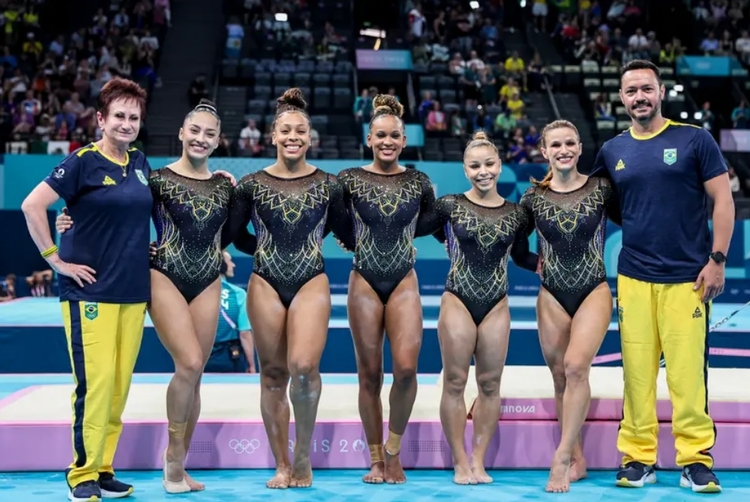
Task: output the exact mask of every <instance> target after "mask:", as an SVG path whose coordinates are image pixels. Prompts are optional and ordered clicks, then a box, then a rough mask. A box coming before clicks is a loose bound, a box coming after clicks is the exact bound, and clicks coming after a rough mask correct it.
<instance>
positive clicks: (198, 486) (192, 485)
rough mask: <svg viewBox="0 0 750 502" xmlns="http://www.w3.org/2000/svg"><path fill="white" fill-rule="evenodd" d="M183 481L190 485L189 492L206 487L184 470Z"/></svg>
mask: <svg viewBox="0 0 750 502" xmlns="http://www.w3.org/2000/svg"><path fill="white" fill-rule="evenodd" d="M185 482H186V483H187V484H188V486H189V487H190V491H191V492H202V491H203V490H205V489H206V485H204V484H203V483H199V482H197V481H196V480H194V479H193V478H192V477H190V474H188V473H187V471H186V472H185Z"/></svg>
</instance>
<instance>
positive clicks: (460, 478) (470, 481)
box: [453, 464, 477, 485]
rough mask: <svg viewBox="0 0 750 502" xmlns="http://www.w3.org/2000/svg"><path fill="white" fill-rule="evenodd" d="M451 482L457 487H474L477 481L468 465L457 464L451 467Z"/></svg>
mask: <svg viewBox="0 0 750 502" xmlns="http://www.w3.org/2000/svg"><path fill="white" fill-rule="evenodd" d="M453 472H454V474H453V482H454V483H456V484H457V485H475V484H477V480H476V479H474V475H473V473H472V472H471V467H469V466H468V465H461V464H457V465H454V466H453Z"/></svg>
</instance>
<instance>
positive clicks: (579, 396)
mask: <svg viewBox="0 0 750 502" xmlns="http://www.w3.org/2000/svg"><path fill="white" fill-rule="evenodd" d="M611 318H612V294H611V293H610V291H609V286H608V285H607V284H602V285H600V286H598V287H597V288H596V289H595V290H594V291H593V292H592V293H591V294H590V295H589V296H588V297H587V298H586V300H584V302H583V304H582V305H581V307H580V308H579V309H578V312H576V314H575V316H574V318H573V323H572V326H571V331H570V343H568V349H567V350H566V351H565V358H564V367H565V382H566V385H565V395H564V396H563V412H562V418H563V420H562V436H561V438H560V445H559V446H558V447H557V451H556V452H555V457H554V459H553V461H552V468H551V469H550V481H549V484H548V485H547V491H551V492H564V491H567V490H568V483H567V481H568V479H566V478H568V477H569V472H568V473H566V472H565V471H566V470H567V469H568V468H569V470H570V471H572V469H573V467H572V465H571V459H572V453H573V448H574V447H575V446H576V444H577V443H578V444H580V437H581V427H582V426H583V423H584V422H585V420H586V415H588V411H589V403H590V401H591V387H590V385H589V373H590V370H591V362H592V361H593V359H594V356H595V355H596V353H597V352H598V351H599V347H600V346H601V344H602V340H603V339H604V336H605V335H606V334H607V328H608V327H609V323H610V320H611ZM568 466H569V467H568ZM584 467H585V465H584ZM566 474H567V476H566Z"/></svg>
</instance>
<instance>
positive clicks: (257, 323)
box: [231, 88, 353, 488]
mask: <svg viewBox="0 0 750 502" xmlns="http://www.w3.org/2000/svg"><path fill="white" fill-rule="evenodd" d="M277 103H278V104H277V109H276V117H275V119H274V121H273V126H272V127H273V136H272V138H273V144H274V145H275V146H276V149H277V157H276V162H275V163H274V164H272V165H270V166H268V167H266V168H265V169H263V170H261V171H258V172H255V173H252V174H249V175H247V176H245V177H243V178H242V179H241V180H240V181H239V183H238V184H237V187H236V189H235V200H234V202H233V216H232V221H233V228H232V231H231V233H232V234H233V235H240V233H241V231H242V230H246V229H247V225H248V224H249V223H250V222H251V221H252V225H253V229H254V231H255V236H256V238H257V249H255V253H254V260H253V272H252V274H251V276H250V281H249V284H248V288H247V309H248V317H249V318H250V323H251V324H252V326H253V333H254V335H255V343H256V348H257V353H258V361H259V363H260V364H259V365H260V379H261V413H262V416H263V423H264V425H265V428H266V433H267V435H268V440H269V443H270V446H271V450H272V452H273V455H274V458H275V461H276V474H275V475H274V476H273V477H272V478H271V480H269V481H268V483H267V484H266V485H267V486H268V487H269V488H289V487H292V488H304V487H309V486H312V480H313V473H312V467H311V464H310V442H311V439H312V433H313V430H314V428H315V420H316V416H317V412H318V402H319V400H320V392H321V380H320V358H321V356H322V353H323V349H324V347H325V344H326V339H327V335H328V325H329V320H330V313H331V294H330V287H329V282H328V277H327V276H326V274H325V267H324V261H323V252H322V248H323V239H324V237H326V235H328V234H329V233H330V232H333V234H334V236H335V237H336V238H337V239H338V240H339V241H340V242H342V243H343V244H344V245H345V246H346V245H347V244H348V247H349V248H350V249H351V248H352V247H353V245H352V244H351V223H350V220H349V217H348V215H347V212H346V208H345V206H344V204H343V199H342V190H341V185H340V183H339V181H338V179H337V178H336V176H334V175H332V174H328V173H325V172H323V171H321V170H319V169H318V168H316V167H315V166H312V165H310V164H308V163H307V161H306V158H305V154H306V153H307V150H308V148H309V147H310V142H311V135H310V134H311V133H310V131H311V126H310V117H309V115H308V114H307V111H306V108H307V104H306V103H305V101H304V99H303V96H302V92H301V91H300V90H299V89H296V88H294V89H289V90H287V91H286V92H285V93H284V94H283V96H281V97H280V98H279V99H278V101H277ZM290 382H291V384H290ZM287 386H289V395H290V398H291V401H292V406H293V407H294V418H295V428H296V441H295V447H294V459H293V462H292V463H291V464H290V462H289V458H288V453H287V451H288V448H289V403H288V401H287Z"/></svg>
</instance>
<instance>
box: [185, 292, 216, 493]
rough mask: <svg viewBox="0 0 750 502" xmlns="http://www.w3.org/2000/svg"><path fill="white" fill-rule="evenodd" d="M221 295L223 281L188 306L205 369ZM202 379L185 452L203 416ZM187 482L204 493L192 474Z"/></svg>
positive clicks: (194, 397) (213, 335)
mask: <svg viewBox="0 0 750 502" xmlns="http://www.w3.org/2000/svg"><path fill="white" fill-rule="evenodd" d="M220 295H221V280H217V281H216V282H214V283H213V284H212V285H211V286H209V287H208V288H206V289H205V290H204V291H203V292H202V293H201V294H200V295H198V297H196V298H195V299H194V300H193V301H192V302H191V303H190V305H189V306H188V308H189V310H190V317H191V318H192V320H193V326H194V327H195V333H196V335H197V336H198V343H199V345H200V347H201V352H202V354H203V367H204V368H205V366H206V363H207V362H208V358H209V357H210V356H211V349H212V348H213V346H214V341H215V340H216V325H217V323H218V321H219V296H220ZM201 378H203V371H202V370H201V376H200V378H199V379H198V385H196V386H195V390H194V396H193V407H192V409H191V410H190V415H189V417H188V426H187V431H186V434H185V451H189V450H190V442H191V441H192V439H193V433H194V432H195V427H196V425H197V424H198V418H199V417H200V414H201ZM185 481H186V482H187V484H188V486H190V490H191V491H202V490H204V489H205V488H206V487H205V485H204V484H203V483H199V482H197V481H195V480H194V479H193V478H192V477H191V476H190V474H188V473H187V472H185Z"/></svg>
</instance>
